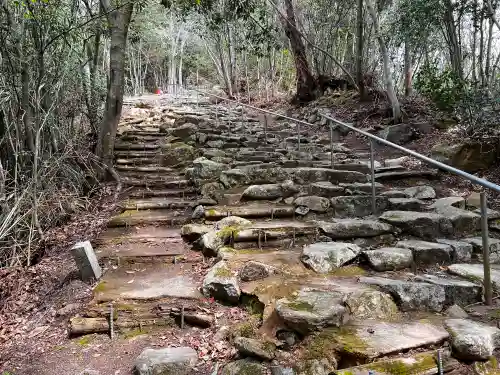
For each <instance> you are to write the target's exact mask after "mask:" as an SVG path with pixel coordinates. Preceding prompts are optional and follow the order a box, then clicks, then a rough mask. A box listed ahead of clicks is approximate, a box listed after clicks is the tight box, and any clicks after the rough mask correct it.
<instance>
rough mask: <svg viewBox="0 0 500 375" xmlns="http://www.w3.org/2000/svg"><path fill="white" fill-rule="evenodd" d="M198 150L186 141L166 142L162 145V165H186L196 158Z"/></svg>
mask: <svg viewBox="0 0 500 375" xmlns="http://www.w3.org/2000/svg"><path fill="white" fill-rule="evenodd" d="M197 155H198V151H197V150H196V149H195V148H194V147H193V146H190V145H188V144H186V143H182V142H179V143H167V144H166V145H163V146H162V161H161V164H162V165H163V166H173V167H181V166H186V165H188V164H189V163H191V162H192V161H193V160H194V159H196V157H197Z"/></svg>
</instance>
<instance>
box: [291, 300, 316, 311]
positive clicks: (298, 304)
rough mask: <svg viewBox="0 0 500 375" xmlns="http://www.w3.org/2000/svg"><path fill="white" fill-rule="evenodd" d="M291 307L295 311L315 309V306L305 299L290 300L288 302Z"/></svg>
mask: <svg viewBox="0 0 500 375" xmlns="http://www.w3.org/2000/svg"><path fill="white" fill-rule="evenodd" d="M286 305H287V306H288V307H289V308H290V309H292V310H295V311H308V312H312V311H313V310H314V306H313V305H311V304H310V303H308V302H305V301H293V302H288V303H287V304H286Z"/></svg>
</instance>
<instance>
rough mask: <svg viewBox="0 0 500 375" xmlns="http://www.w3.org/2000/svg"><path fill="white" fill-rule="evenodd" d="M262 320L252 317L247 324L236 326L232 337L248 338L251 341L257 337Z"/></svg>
mask: <svg viewBox="0 0 500 375" xmlns="http://www.w3.org/2000/svg"><path fill="white" fill-rule="evenodd" d="M259 322H260V319H259V318H257V317H256V316H250V317H249V318H248V319H247V320H246V321H245V322H242V323H239V324H236V325H234V326H233V327H232V329H231V334H232V337H238V336H241V337H247V338H249V339H251V338H255V337H257V331H258V326H259Z"/></svg>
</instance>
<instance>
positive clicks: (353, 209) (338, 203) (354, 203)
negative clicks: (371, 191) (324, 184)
mask: <svg viewBox="0 0 500 375" xmlns="http://www.w3.org/2000/svg"><path fill="white" fill-rule="evenodd" d="M331 203H332V207H333V210H334V212H335V217H364V216H368V215H371V214H373V212H372V211H373V209H372V197H371V196H369V195H352V196H341V197H334V198H332V199H331ZM387 205H388V199H387V197H382V196H378V197H375V206H376V210H377V212H381V211H384V210H385V209H386V207H387Z"/></svg>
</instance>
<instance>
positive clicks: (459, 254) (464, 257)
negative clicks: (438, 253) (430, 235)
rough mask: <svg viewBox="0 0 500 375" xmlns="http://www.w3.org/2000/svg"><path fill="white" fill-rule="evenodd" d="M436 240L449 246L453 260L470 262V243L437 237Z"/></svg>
mask: <svg viewBox="0 0 500 375" xmlns="http://www.w3.org/2000/svg"><path fill="white" fill-rule="evenodd" d="M436 242H437V243H442V244H445V245H449V246H451V248H452V249H453V251H454V253H453V261H454V262H470V260H471V258H472V245H471V244H470V243H467V242H465V241H455V240H448V239H446V238H438V239H437V240H436Z"/></svg>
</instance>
